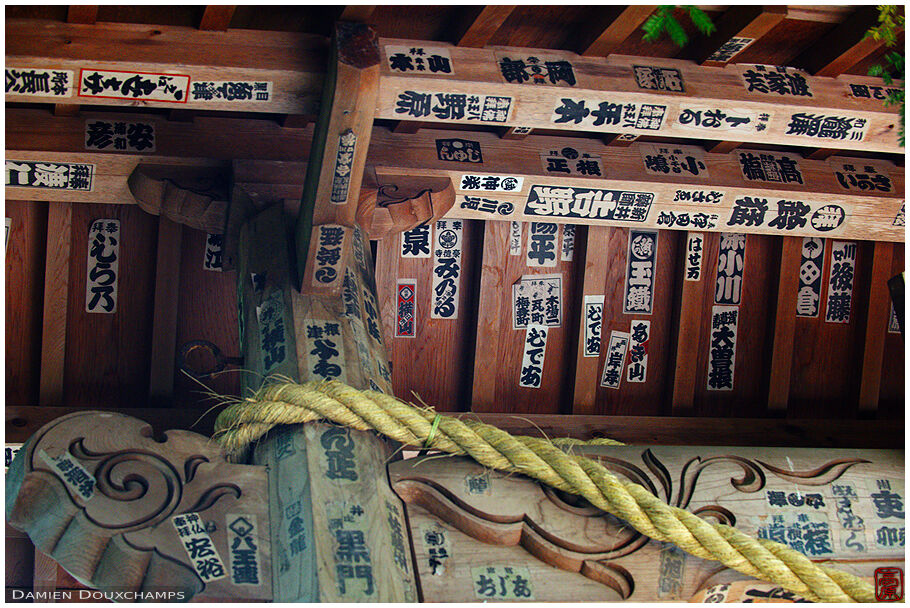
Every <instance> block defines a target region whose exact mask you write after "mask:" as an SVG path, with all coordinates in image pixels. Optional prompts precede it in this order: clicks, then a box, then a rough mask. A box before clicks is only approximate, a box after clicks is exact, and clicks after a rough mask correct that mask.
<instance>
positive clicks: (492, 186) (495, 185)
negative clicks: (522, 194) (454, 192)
mask: <svg viewBox="0 0 910 608" xmlns="http://www.w3.org/2000/svg"><path fill="white" fill-rule="evenodd" d="M459 183H460V184H461V185H460V186H459V189H460V190H484V191H486V192H518V191H520V190H521V186H522V184H523V183H524V178H523V177H512V176H509V175H506V176H503V175H462V176H461V181H460V182H459Z"/></svg>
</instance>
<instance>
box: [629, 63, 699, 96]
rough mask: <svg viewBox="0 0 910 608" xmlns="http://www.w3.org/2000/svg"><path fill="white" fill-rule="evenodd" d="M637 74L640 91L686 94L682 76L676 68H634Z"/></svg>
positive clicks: (637, 66)
mask: <svg viewBox="0 0 910 608" xmlns="http://www.w3.org/2000/svg"><path fill="white" fill-rule="evenodd" d="M632 71H633V73H634V74H635V84H637V85H638V88H640V89H649V90H652V91H672V92H674V93H685V91H686V88H685V87H684V86H683V80H682V74H680V73H679V70H677V69H675V68H662V67H657V66H653V65H636V66H632Z"/></svg>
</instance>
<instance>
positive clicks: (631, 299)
mask: <svg viewBox="0 0 910 608" xmlns="http://www.w3.org/2000/svg"><path fill="white" fill-rule="evenodd" d="M657 235H658V233H657V231H651V230H629V247H628V250H627V251H628V255H627V260H628V263H627V264H626V281H625V291H624V295H623V303H622V311H623V313H624V314H627V315H635V314H641V315H649V314H651V310H652V308H653V305H654V273H655V271H656V269H657Z"/></svg>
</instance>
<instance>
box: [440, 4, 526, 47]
mask: <svg viewBox="0 0 910 608" xmlns="http://www.w3.org/2000/svg"><path fill="white" fill-rule="evenodd" d="M514 10H515V7H514V6H510V5H494V4H491V5H488V6H478V7H472V8H470V9H468V10H467V11H466V12H465V14H464V17H463V22H462V24H461V25H460V27H456V28H455V32H456V34H455V39H454V41H455V44H456V45H457V46H466V47H476V48H481V47H484V46H486V45H487V44H488V43H489V42H490V40H491V39H492V38H493V36H495V35H496V32H498V31H499V28H500V27H502V24H503V23H505V22H506V19H508V18H509V15H511V14H512V11H514Z"/></svg>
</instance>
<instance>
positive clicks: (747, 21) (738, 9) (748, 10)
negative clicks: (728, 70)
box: [688, 5, 787, 67]
mask: <svg viewBox="0 0 910 608" xmlns="http://www.w3.org/2000/svg"><path fill="white" fill-rule="evenodd" d="M786 17H787V7H786V6H783V5H780V6H779V5H766V6H754V5H752V6H732V7H730V8H729V9H728V10H727V11H726V12H725V13H724V14H723V16H722V17H721V18H720V19H719V20H718V22H717V31H716V32H714V34H712V35H711V36H709V37H707V38H698V39H697V41H696V42H694V45H693V48H692V50H691V51H688V53H689V56H691V57H692V58H693V59H694V60H695V61H696V63H700V64H702V65H709V66H715V67H721V66H724V65H726V64H727V63H729V62H730V61H732V60H733V59H734V58H735V57H736V54H734V55H731V56H730V57H729V58H724V59H721V60H713V59H710V57H711V55H712V54H713V53H714V52H715V51H717V50H718V49H719V48H720V47H721V46H722V45H723V44H724V43H726V42H727V41H729V40H730V39H731V38H748V39H750V40H752V42H751V43H750V44H754V43H755V42H756V41H758V40H759V39H761V37H762V36H764V35H765V34H767V33H768V32H770V31H771V30H772V29H774V28H775V27H776V26H777V25H778V24H779V23H780V22H781V21H783V20H784V19H786ZM739 52H742V51H739ZM737 54H738V53H737Z"/></svg>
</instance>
